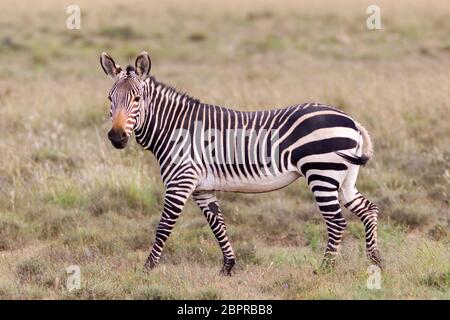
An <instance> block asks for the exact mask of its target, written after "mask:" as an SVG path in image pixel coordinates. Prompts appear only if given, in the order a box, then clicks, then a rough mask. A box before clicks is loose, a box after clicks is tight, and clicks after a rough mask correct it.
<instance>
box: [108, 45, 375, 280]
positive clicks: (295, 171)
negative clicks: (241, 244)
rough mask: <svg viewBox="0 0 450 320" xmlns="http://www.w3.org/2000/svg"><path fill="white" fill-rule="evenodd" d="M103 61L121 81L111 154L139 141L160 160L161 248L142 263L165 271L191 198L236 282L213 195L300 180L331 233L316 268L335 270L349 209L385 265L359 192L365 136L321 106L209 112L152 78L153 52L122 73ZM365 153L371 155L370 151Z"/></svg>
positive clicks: (115, 95)
mask: <svg viewBox="0 0 450 320" xmlns="http://www.w3.org/2000/svg"><path fill="white" fill-rule="evenodd" d="M100 63H101V66H102V68H103V70H104V71H105V73H106V74H107V75H109V76H110V77H111V78H113V80H114V85H113V87H112V89H111V91H110V93H109V99H110V101H111V110H110V114H111V119H112V129H111V130H110V131H109V132H108V138H109V140H110V141H111V143H112V144H113V146H114V147H116V148H118V149H122V148H124V147H125V146H126V144H127V142H128V139H129V137H130V135H131V134H132V132H134V134H135V137H136V141H137V142H138V143H139V144H140V145H141V146H143V147H144V148H145V149H147V150H150V151H151V152H152V153H153V154H154V155H155V157H156V159H157V160H158V162H159V165H160V170H161V176H162V180H163V182H164V185H165V188H166V193H165V202H164V209H163V212H162V216H161V220H160V222H159V225H158V228H157V232H156V240H155V242H154V244H153V248H152V251H151V253H150V255H149V257H148V259H147V262H146V263H145V269H147V270H149V269H152V268H153V267H155V265H156V264H157V263H158V261H159V259H160V256H161V253H162V250H163V247H164V243H165V242H166V240H167V239H168V237H169V236H170V233H171V231H172V229H173V227H174V225H175V222H176V221H177V219H178V217H179V215H180V213H181V211H182V209H183V206H184V205H185V203H186V201H187V199H188V198H189V197H190V196H191V195H192V197H193V199H194V200H195V202H196V203H197V204H198V206H199V207H200V209H201V210H202V212H203V214H204V215H205V217H206V219H207V221H208V223H209V225H210V227H211V229H212V231H213V233H214V235H215V237H216V239H217V241H218V242H219V244H220V247H221V249H222V252H223V257H224V263H223V268H222V270H221V272H222V273H223V274H225V275H230V274H231V270H232V268H233V266H234V264H235V255H234V253H233V249H232V247H231V244H230V241H229V239H228V235H227V229H226V226H225V223H224V219H223V216H222V212H221V210H220V207H219V205H218V203H217V198H216V197H215V195H214V191H235V192H253V193H256V192H267V191H272V190H276V189H279V188H282V187H285V186H287V185H288V184H290V183H291V182H293V181H294V180H296V179H297V178H299V177H301V176H303V177H305V178H306V180H307V182H308V185H309V187H310V189H311V191H312V192H313V194H314V196H315V200H316V202H317V205H318V208H319V211H320V212H321V213H322V215H323V217H324V219H325V222H326V226H327V232H328V243H327V247H326V251H325V256H324V259H323V262H322V265H321V268H320V269H319V270H322V271H326V270H329V269H331V268H332V267H333V266H334V262H335V256H336V253H337V251H338V248H339V244H340V242H341V238H342V234H343V232H344V229H345V227H346V221H345V219H344V216H343V215H342V212H341V207H340V203H342V204H343V205H344V206H345V207H346V208H348V209H349V210H350V211H351V212H353V213H355V214H356V215H357V216H358V217H359V218H360V219H361V221H362V222H363V224H364V226H365V232H366V249H367V255H368V257H369V258H370V259H371V260H372V262H374V263H375V264H376V265H378V266H380V267H381V264H382V263H381V258H380V254H379V251H378V246H377V216H378V208H377V206H376V205H375V204H373V203H372V202H370V201H369V200H367V199H366V198H365V197H364V196H362V195H361V194H360V193H359V192H358V190H357V189H356V187H355V183H356V179H357V175H358V170H359V166H360V165H364V164H365V163H366V162H367V161H368V160H369V159H370V157H371V156H372V153H373V149H372V142H371V140H370V137H369V134H368V132H367V131H366V130H365V129H364V128H363V127H362V126H361V125H360V124H359V123H357V122H356V121H354V120H352V118H350V117H349V116H348V115H346V114H345V113H344V112H342V111H340V110H338V109H336V108H334V107H330V106H326V105H323V104H317V103H305V104H301V105H295V106H290V107H287V108H284V109H277V110H269V111H258V112H242V111H236V110H232V109H228V108H224V107H220V106H215V105H209V104H205V103H202V102H200V101H199V100H197V99H194V98H192V97H190V96H188V95H187V94H183V93H180V92H179V91H177V90H176V89H175V88H173V87H170V86H167V85H165V84H163V83H161V82H158V81H157V80H156V79H155V78H154V77H153V76H149V72H150V67H151V61H150V57H149V56H148V54H147V53H146V52H143V53H142V54H140V55H139V56H138V57H137V59H136V62H135V66H128V67H127V68H126V69H125V70H122V69H121V68H120V67H119V66H118V65H116V64H115V63H114V61H113V59H112V58H111V57H110V56H109V55H108V54H106V53H102V54H101V56H100ZM363 145H364V147H363Z"/></svg>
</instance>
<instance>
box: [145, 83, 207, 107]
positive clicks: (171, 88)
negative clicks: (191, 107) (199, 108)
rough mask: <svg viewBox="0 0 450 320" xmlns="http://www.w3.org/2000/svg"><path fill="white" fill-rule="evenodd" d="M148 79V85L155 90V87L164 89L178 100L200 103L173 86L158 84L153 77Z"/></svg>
mask: <svg viewBox="0 0 450 320" xmlns="http://www.w3.org/2000/svg"><path fill="white" fill-rule="evenodd" d="M149 78H150V83H153V84H154V86H155V88H157V87H160V88H164V89H166V90H167V91H168V92H170V93H174V94H175V95H176V96H179V97H180V99H186V101H188V102H192V103H194V104H199V103H200V100H199V99H197V98H194V97H192V96H190V95H189V94H188V93H187V92H184V91H181V90H179V89H177V88H176V87H174V86H170V85H168V84H165V83H163V82H160V81H158V80H156V78H155V77H154V76H150V77H149Z"/></svg>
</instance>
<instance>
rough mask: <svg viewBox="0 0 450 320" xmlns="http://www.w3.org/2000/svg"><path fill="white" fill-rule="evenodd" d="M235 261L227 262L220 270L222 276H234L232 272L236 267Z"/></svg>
mask: <svg viewBox="0 0 450 320" xmlns="http://www.w3.org/2000/svg"><path fill="white" fill-rule="evenodd" d="M234 264H235V262H234V260H233V261H227V262H225V263H224V264H223V267H222V269H221V270H220V274H221V275H222V276H231V275H232V274H233V272H232V270H233V267H234Z"/></svg>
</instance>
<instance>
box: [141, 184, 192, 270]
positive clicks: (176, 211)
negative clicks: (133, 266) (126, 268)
mask: <svg viewBox="0 0 450 320" xmlns="http://www.w3.org/2000/svg"><path fill="white" fill-rule="evenodd" d="M192 189H193V186H192V187H186V186H183V187H180V186H176V187H172V188H168V189H167V190H166V195H165V200H164V208H163V212H162V215H161V220H160V221H159V224H158V228H157V230H156V239H155V242H154V243H153V247H152V251H151V253H150V255H149V256H148V258H147V262H146V263H145V265H144V270H151V269H153V268H154V267H155V266H156V265H157V263H158V262H159V259H160V257H161V253H162V251H163V248H164V244H165V242H166V241H167V239H168V238H169V236H170V233H171V232H172V229H173V227H174V225H175V223H176V222H177V219H178V217H179V216H180V214H181V211H182V210H183V207H184V205H185V203H186V201H187V199H188V198H189V196H190V195H191V193H192Z"/></svg>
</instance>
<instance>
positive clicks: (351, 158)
mask: <svg viewBox="0 0 450 320" xmlns="http://www.w3.org/2000/svg"><path fill="white" fill-rule="evenodd" d="M355 124H356V128H357V129H358V130H359V132H360V133H361V136H362V138H363V154H362V155H361V156H357V155H348V154H345V153H342V152H336V154H338V155H339V156H341V157H342V158H344V159H345V160H347V161H348V162H350V163H352V164H355V165H358V166H363V165H365V164H366V163H367V162H368V161H369V160H370V158H372V156H373V143H372V139H370V135H369V132H368V131H367V130H366V128H364V127H363V126H362V125H361V124H359V123H358V122H356V121H355Z"/></svg>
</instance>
